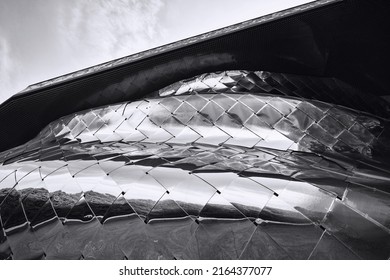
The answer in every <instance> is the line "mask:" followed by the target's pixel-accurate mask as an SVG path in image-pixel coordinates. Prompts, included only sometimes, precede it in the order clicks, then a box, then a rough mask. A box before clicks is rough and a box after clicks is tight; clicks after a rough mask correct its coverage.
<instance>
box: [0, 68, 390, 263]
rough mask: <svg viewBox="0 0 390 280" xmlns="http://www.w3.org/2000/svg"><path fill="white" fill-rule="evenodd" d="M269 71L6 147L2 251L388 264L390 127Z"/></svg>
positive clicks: (0, 171)
mask: <svg viewBox="0 0 390 280" xmlns="http://www.w3.org/2000/svg"><path fill="white" fill-rule="evenodd" d="M269 75H270V74H269V73H266V72H247V71H226V72H220V73H211V74H205V75H201V76H198V77H195V78H193V79H189V80H186V81H181V82H178V83H175V84H173V85H171V86H168V87H166V88H164V89H161V90H160V91H158V92H155V93H152V94H150V95H148V96H145V97H143V98H142V99H140V100H138V101H134V102H124V103H119V104H113V105H109V106H105V107H101V108H95V109H90V110H87V111H82V112H79V113H76V114H73V115H70V116H65V117H62V118H60V119H58V120H57V121H54V122H52V123H51V124H49V125H48V126H47V127H46V128H45V129H43V130H42V131H41V133H40V134H39V135H38V136H37V137H36V138H34V139H32V140H31V141H29V142H27V143H26V144H24V145H22V146H19V147H16V148H13V149H10V150H8V151H5V152H3V153H1V154H0V160H1V166H0V224H1V231H0V257H1V258H15V259H33V258H47V259H78V258H85V259H122V258H128V259H174V258H175V259H359V258H362V259H388V258H389V257H390V215H389V213H390V189H389V183H390V174H389V173H390V172H389V170H390V168H389V167H390V160H389V148H388V147H387V146H388V145H387V144H388V143H389V140H390V139H389V138H390V137H389V124H388V122H387V121H385V120H383V119H380V118H378V117H376V116H374V115H370V114H367V113H363V112H361V111H357V110H352V109H348V108H346V107H342V106H340V105H334V104H331V103H325V102H320V101H315V100H309V99H305V98H302V96H300V98H294V97H291V94H287V95H289V96H283V95H275V94H273V93H274V92H268V93H267V90H265V89H264V88H261V87H260V85H261V84H262V81H263V80H264V79H266V78H267V77H268V76H269ZM300 88H302V85H301V87H300ZM296 95H297V96H299V91H297V94H296ZM336 98H337V97H336ZM334 103H336V104H337V103H338V102H334Z"/></svg>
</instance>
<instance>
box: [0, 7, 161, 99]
mask: <svg viewBox="0 0 390 280" xmlns="http://www.w3.org/2000/svg"><path fill="white" fill-rule="evenodd" d="M113 3H114V2H112V1H104V0H84V1H79V0H66V1H62V0H54V1H44V0H35V1H29V0H15V1H14V0H9V1H8V2H7V3H6V4H4V2H2V4H0V26H3V27H4V28H3V30H0V87H1V89H0V102H1V101H3V100H5V99H6V98H8V97H9V96H11V95H13V94H14V93H16V92H17V91H20V90H22V89H23V88H25V87H26V86H27V85H29V84H32V83H35V82H39V81H42V80H45V79H49V78H53V77H56V76H59V75H62V74H65V73H68V72H72V71H76V70H78V69H81V68H85V67H88V66H91V65H95V64H98V63H102V62H105V61H107V60H111V59H115V58H118V57H122V56H125V55H128V54H131V53H135V52H139V51H142V50H144V49H148V48H151V47H154V46H157V45H158V44H159V42H160V41H164V39H163V36H164V34H166V32H165V30H164V28H163V27H162V26H160V25H159V21H158V13H159V12H160V10H161V9H162V8H163V7H164V4H163V2H162V1H161V0H147V1H137V0H118V1H115V5H114V4H113Z"/></svg>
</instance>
